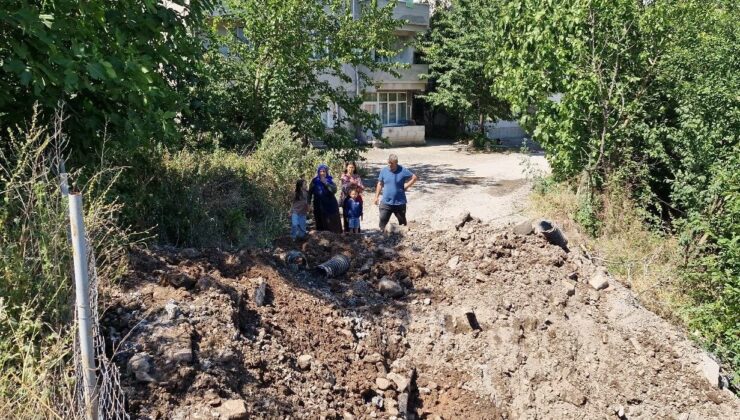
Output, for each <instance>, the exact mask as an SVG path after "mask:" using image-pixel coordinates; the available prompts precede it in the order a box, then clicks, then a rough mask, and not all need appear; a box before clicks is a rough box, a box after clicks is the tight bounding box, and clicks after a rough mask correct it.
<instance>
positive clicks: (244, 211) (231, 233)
mask: <svg viewBox="0 0 740 420" xmlns="http://www.w3.org/2000/svg"><path fill="white" fill-rule="evenodd" d="M324 161H326V162H327V163H329V164H330V166H331V167H332V168H333V169H334V170H335V171H336V170H337V169H338V168H339V166H338V162H339V160H338V159H337V157H336V155H334V154H333V153H331V152H326V153H322V152H319V151H318V150H316V149H313V148H310V147H305V146H303V144H302V142H301V141H300V140H299V139H298V138H297V136H296V135H295V133H294V132H293V130H292V128H291V127H290V126H289V125H287V124H285V123H283V122H276V123H274V124H273V125H271V126H270V128H269V129H268V130H267V131H266V132H265V135H264V137H263V138H262V141H261V142H260V143H259V145H258V147H257V149H256V150H255V151H254V152H253V153H252V154H250V155H247V154H240V153H236V152H232V151H226V150H223V149H216V150H213V151H202V150H201V151H188V150H183V151H180V152H176V153H168V152H165V153H163V154H162V155H161V156H160V157H159V158H158V160H156V161H154V162H153V163H151V164H150V168H149V169H148V170H147V172H148V173H149V174H148V176H147V177H146V178H145V179H142V180H140V181H139V185H141V188H140V189H139V190H138V191H135V192H134V193H129V194H130V197H128V198H127V202H131V203H132V206H131V208H129V209H128V210H127V216H126V217H127V219H128V220H129V221H130V222H131V223H132V224H134V225H135V226H137V227H138V228H141V229H146V228H152V229H153V233H155V234H156V236H157V237H158V239H159V241H161V242H164V243H169V244H174V245H177V246H194V247H211V246H216V247H227V248H235V247H242V246H247V245H251V246H259V245H264V244H266V243H268V242H269V241H270V240H272V239H273V238H275V237H276V236H277V235H280V234H281V233H284V232H285V229H286V228H287V217H286V212H287V210H288V208H289V205H290V200H291V196H292V193H293V190H294V188H295V181H296V179H298V178H299V177H304V178H306V179H307V180H308V179H310V177H313V176H314V172H315V170H316V166H318V165H319V164H320V163H321V162H324ZM335 173H336V172H335Z"/></svg>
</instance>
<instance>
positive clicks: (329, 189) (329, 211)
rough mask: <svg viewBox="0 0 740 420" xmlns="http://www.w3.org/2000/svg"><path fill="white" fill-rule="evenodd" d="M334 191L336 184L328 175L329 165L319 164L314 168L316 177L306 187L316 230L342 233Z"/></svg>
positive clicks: (335, 190)
mask: <svg viewBox="0 0 740 420" xmlns="http://www.w3.org/2000/svg"><path fill="white" fill-rule="evenodd" d="M336 192H337V185H336V184H335V183H334V180H333V178H332V177H331V175H329V167H328V166H326V165H324V164H321V165H319V167H318V168H317V169H316V177H315V178H314V179H312V180H311V186H310V187H309V188H308V202H309V203H313V214H314V220H315V221H316V230H330V231H332V232H334V233H342V224H341V222H340V218H339V204H338V203H337V198H336V196H335V194H336Z"/></svg>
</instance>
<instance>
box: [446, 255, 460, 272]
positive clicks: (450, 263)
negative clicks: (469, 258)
mask: <svg viewBox="0 0 740 420" xmlns="http://www.w3.org/2000/svg"><path fill="white" fill-rule="evenodd" d="M459 263H460V257H459V256H457V255H455V256H454V257H452V258H450V260H449V261H447V267H449V268H450V270H454V269H455V268H457V265H458V264H459Z"/></svg>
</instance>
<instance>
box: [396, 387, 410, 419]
mask: <svg viewBox="0 0 740 420" xmlns="http://www.w3.org/2000/svg"><path fill="white" fill-rule="evenodd" d="M398 412H399V414H400V415H401V416H402V417H403V418H406V416H407V415H408V413H409V394H408V393H406V392H404V393H401V394H398Z"/></svg>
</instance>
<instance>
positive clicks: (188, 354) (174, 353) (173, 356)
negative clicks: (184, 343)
mask: <svg viewBox="0 0 740 420" xmlns="http://www.w3.org/2000/svg"><path fill="white" fill-rule="evenodd" d="M166 357H167V358H168V359H169V360H171V361H173V362H176V363H190V362H192V361H193V349H191V348H190V347H180V348H177V349H174V350H169V351H168V352H167V356H166Z"/></svg>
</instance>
